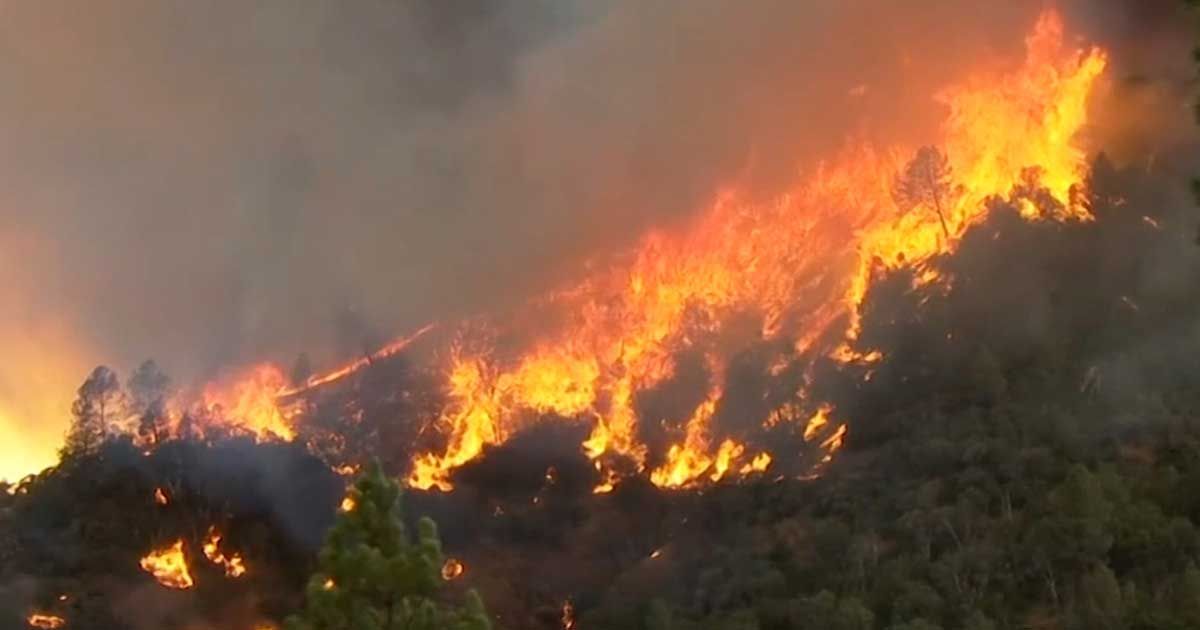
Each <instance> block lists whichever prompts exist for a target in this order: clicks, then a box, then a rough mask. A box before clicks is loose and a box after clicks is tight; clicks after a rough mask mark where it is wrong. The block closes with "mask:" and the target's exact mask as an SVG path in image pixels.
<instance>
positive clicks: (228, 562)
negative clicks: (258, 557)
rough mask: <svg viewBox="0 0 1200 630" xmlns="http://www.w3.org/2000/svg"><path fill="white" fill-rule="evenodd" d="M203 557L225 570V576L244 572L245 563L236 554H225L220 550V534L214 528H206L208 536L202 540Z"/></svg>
mask: <svg viewBox="0 0 1200 630" xmlns="http://www.w3.org/2000/svg"><path fill="white" fill-rule="evenodd" d="M204 557H205V558H208V561H209V562H212V563H213V564H215V565H217V566H220V567H221V568H223V569H224V570H225V576H226V577H231V578H236V577H241V576H243V575H245V574H246V564H245V562H243V560H242V557H241V556H240V555H238V554H236V553H235V554H233V555H232V556H226V555H225V554H224V553H222V552H221V535H220V534H218V533H217V530H216V528H213V527H210V528H208V537H207V539H206V540H205V541H204Z"/></svg>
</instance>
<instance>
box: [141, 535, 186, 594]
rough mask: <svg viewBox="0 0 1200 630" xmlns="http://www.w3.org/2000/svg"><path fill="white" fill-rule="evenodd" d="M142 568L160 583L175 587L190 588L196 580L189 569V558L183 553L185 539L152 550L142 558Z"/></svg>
mask: <svg viewBox="0 0 1200 630" xmlns="http://www.w3.org/2000/svg"><path fill="white" fill-rule="evenodd" d="M141 565H142V570H144V571H146V572H147V573H149V574H150V575H153V576H154V579H155V580H157V581H158V583H159V584H161V585H163V586H165V587H167V588H173V589H180V590H182V589H189V588H191V587H192V585H193V584H195V582H194V581H193V580H192V574H191V573H190V572H189V571H188V564H187V558H185V557H184V555H183V540H182V539H181V540H177V541H175V543H174V544H172V545H170V546H168V547H164V548H162V549H159V550H157V551H151V552H150V553H149V554H147V555H146V557H144V558H142V562H141Z"/></svg>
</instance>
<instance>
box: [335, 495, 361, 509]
mask: <svg viewBox="0 0 1200 630" xmlns="http://www.w3.org/2000/svg"><path fill="white" fill-rule="evenodd" d="M357 505H358V504H357V503H356V502H355V501H354V497H345V498H343V499H342V504H341V505H340V506H339V507H338V509H340V510H341V511H343V512H353V511H354V508H355V506H357Z"/></svg>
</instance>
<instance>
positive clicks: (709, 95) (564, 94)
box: [0, 0, 1158, 431]
mask: <svg viewBox="0 0 1200 630" xmlns="http://www.w3.org/2000/svg"><path fill="white" fill-rule="evenodd" d="M1134 4H1138V5H1140V6H1145V5H1146V4H1156V3H1130V2H1073V3H1070V4H1069V6H1068V7H1066V8H1067V10H1068V11H1069V14H1070V15H1072V16H1075V17H1078V18H1079V19H1080V24H1083V25H1084V26H1083V28H1085V29H1087V30H1089V31H1092V32H1095V33H1099V34H1100V35H1102V36H1103V37H1105V38H1108V39H1111V40H1113V41H1126V40H1128V41H1133V39H1132V36H1131V35H1130V34H1129V33H1126V32H1124V31H1122V30H1120V29H1119V28H1115V27H1113V26H1112V25H1113V24H1122V23H1124V22H1123V21H1126V22H1127V21H1129V20H1134V21H1137V20H1141V21H1144V22H1147V23H1151V22H1153V21H1154V20H1156V19H1158V18H1157V15H1158V14H1155V13H1153V12H1152V11H1147V12H1146V13H1145V14H1144V15H1143V14H1142V13H1137V14H1136V15H1135V14H1130V13H1125V12H1124V11H1126V10H1128V9H1129V7H1131V6H1133V5H1134ZM1042 6H1043V3H1042V2H1041V1H1040V0H1037V1H1035V0H1028V1H1022V2H1004V3H994V2H993V3H982V2H966V3H964V2H958V1H952V0H936V1H935V0H924V1H920V2H906V3H900V4H898V3H892V2H881V1H865V0H864V1H859V2H815V3H802V2H790V1H783V0H778V1H771V2H756V3H751V4H746V5H738V6H734V5H731V4H730V3H727V2H719V1H717V0H702V1H699V2H688V3H644V2H640V1H634V0H619V1H615V2H610V3H606V4H603V5H599V4H593V3H585V2H551V1H549V0H539V1H535V2H517V1H512V2H495V3H473V2H466V1H452V2H432V1H427V2H412V3H404V2H391V1H385V0H370V1H368V2H356V3H352V4H346V3H336V2H321V1H317V0H304V1H284V0H266V1H264V2H258V3H254V4H253V5H252V6H251V5H247V4H246V3H242V2H234V1H232V0H219V1H217V2H208V3H193V2H184V1H182V0H176V1H167V2H149V1H141V0H122V1H118V2H108V3H77V2H67V1H61V0H47V1H45V2H37V3H14V4H10V5H7V6H5V7H4V9H3V12H4V13H3V16H4V19H3V20H2V21H0V78H2V79H3V81H2V82H0V85H4V86H6V87H5V88H4V92H3V94H4V97H3V99H0V135H2V137H3V142H0V169H2V170H0V172H3V173H4V180H3V181H4V186H3V187H0V225H3V227H0V248H2V251H0V263H2V268H0V290H3V291H4V292H5V293H6V294H7V295H8V296H9V297H10V298H11V299H12V300H13V302H14V303H15V304H16V305H17V306H16V307H15V308H12V309H9V310H8V311H7V312H5V313H3V314H0V342H5V345H6V346H8V347H10V348H17V352H16V354H18V355H21V356H19V357H17V359H18V361H17V362H15V363H23V364H24V365H26V366H29V365H32V366H34V370H33V371H34V372H37V374H31V372H30V369H29V368H28V367H21V365H9V366H6V367H5V368H3V369H0V404H3V403H6V402H7V404H8V406H10V407H12V405H13V404H14V403H13V402H11V401H12V400H17V399H19V398H20V397H21V396H22V394H23V393H24V392H26V391H29V387H31V383H33V382H38V383H46V382H47V381H52V382H53V383H52V385H53V387H51V386H50V385H47V387H46V389H47V390H50V389H54V388H58V389H61V388H62V387H61V386H62V384H70V385H71V386H73V385H74V383H75V382H76V381H78V380H79V379H80V378H82V376H83V375H84V373H85V370H86V369H87V367H89V364H94V363H97V362H107V363H111V364H114V365H117V366H126V365H131V364H133V363H134V362H135V361H138V360H140V359H141V358H144V357H146V356H154V357H156V358H157V359H159V361H160V362H161V363H163V364H164V365H166V366H167V368H168V369H169V370H170V371H171V372H172V373H173V374H175V375H176V376H177V380H180V381H183V382H186V381H188V380H189V379H196V378H206V377H208V376H210V375H211V374H212V372H213V371H214V370H215V369H217V368H219V367H221V366H228V365H234V364H237V363H241V362H246V361H252V360H258V359H263V358H272V359H276V360H281V361H285V362H286V361H289V360H290V359H291V358H292V357H293V356H295V354H296V353H298V352H300V351H308V352H310V353H312V354H313V355H314V358H315V359H317V360H318V363H320V362H321V361H330V360H332V359H334V358H338V357H344V356H346V355H349V354H357V353H359V352H361V350H362V345H363V344H369V343H371V342H372V341H374V340H378V339H382V338H386V337H390V336H391V335H393V334H396V333H399V332H402V331H404V330H406V329H411V328H412V327H414V326H417V325H419V324H421V323H423V322H425V321H428V320H430V319H436V318H442V317H453V316H455V315H459V314H464V313H472V312H477V311H480V310H487V309H492V308H498V307H502V306H503V305H506V304H511V303H514V302H517V301H520V300H521V299H522V298H523V297H525V296H527V295H529V294H531V293H533V292H535V291H537V290H538V289H540V288H544V287H547V286H551V285H553V284H555V283H557V282H560V281H562V280H563V279H566V278H571V277H573V276H574V275H575V274H577V272H578V270H579V268H580V265H581V264H582V262H583V261H584V260H585V259H589V258H596V257H600V258H603V257H604V256H605V252H611V251H617V250H620V249H621V248H622V247H624V246H627V245H628V244H630V243H631V242H633V241H634V240H635V239H636V238H637V236H638V235H640V234H641V233H643V232H644V231H645V229H647V228H649V227H657V226H665V227H670V226H671V225H672V224H674V223H677V222H679V221H682V220H685V219H686V217H687V216H689V214H690V213H692V212H694V211H696V209H697V208H699V207H702V206H703V204H704V203H705V201H706V200H707V199H709V198H710V197H711V195H712V194H713V192H714V190H715V189H717V188H718V187H720V186H724V185H729V184H732V183H738V184H741V185H743V186H745V187H748V188H749V189H750V190H752V191H755V192H758V193H760V194H763V195H769V194H771V193H772V192H774V191H775V190H777V189H778V188H779V187H780V186H782V185H784V184H786V183H788V182H790V181H791V179H792V177H793V176H794V175H795V173H796V171H797V169H800V168H803V167H804V166H806V165H811V164H812V163H814V162H815V161H816V160H818V159H820V158H821V157H822V156H827V155H829V154H830V153H832V152H834V151H836V150H837V148H839V147H840V146H841V145H842V143H843V142H844V140H845V138H846V137H847V135H848V134H851V135H853V134H861V135H863V136H864V137H869V138H872V139H875V140H877V141H879V142H883V143H888V142H895V141H901V142H906V143H921V142H923V141H927V140H928V138H929V137H931V136H932V133H933V131H934V127H935V125H936V124H937V121H938V118H939V116H940V114H941V112H940V111H939V110H938V108H937V106H936V105H935V104H933V103H932V102H931V99H930V95H932V94H933V93H934V92H936V90H937V88H938V87H940V86H942V85H944V84H946V83H949V82H952V81H954V80H955V79H957V78H960V77H961V76H962V75H963V73H964V72H965V71H966V69H967V68H968V67H970V66H971V65H972V64H976V63H987V62H990V61H993V60H998V59H1005V58H1013V56H1014V55H1015V54H1016V53H1017V52H1019V50H1020V47H1021V44H1022V37H1023V34H1024V33H1025V32H1026V31H1027V29H1028V27H1029V25H1030V24H1031V23H1032V21H1033V19H1034V16H1035V15H1036V14H1037V12H1038V11H1039V10H1041V8H1042ZM1130 15H1133V16H1134V17H1132V18H1131V17H1129V16H1130ZM1146 16H1149V17H1146ZM1069 22H1070V23H1071V24H1072V25H1073V26H1074V25H1075V21H1074V19H1072V20H1069ZM1139 23H1140V22H1139ZM1122 38H1125V39H1124V40H1123V39H1122ZM1131 47H1136V46H1134V45H1133V44H1131ZM46 355H49V357H50V358H47V356H46ZM32 357H38V359H37V360H36V361H35V360H34V359H33V358H32ZM64 394H65V398H66V399H68V400H69V396H70V392H69V391H67V392H64ZM55 404H56V405H57V404H59V403H58V401H57V400H56V402H55ZM0 411H3V408H2V407H0ZM34 411H37V412H38V414H39V415H38V417H37V418H36V420H35V419H33V418H31V415H33V411H31V410H28V409H25V410H22V409H17V411H16V412H13V411H10V412H9V416H12V417H15V418H16V419H15V420H14V419H12V418H9V419H8V420H7V422H8V423H9V424H10V426H9V427H8V430H9V431H11V430H12V428H13V427H14V426H15V427H17V431H23V430H25V429H27V428H29V427H31V426H32V425H33V424H34V423H35V422H41V423H49V425H50V426H58V425H57V424H56V423H57V422H58V421H57V420H51V419H50V418H49V417H47V416H46V412H45V410H44V409H38V410H34ZM22 412H24V413H22ZM64 412H65V408H64ZM63 416H65V413H63ZM4 422H5V420H4V419H3V418H0V423H4ZM64 422H65V418H64Z"/></svg>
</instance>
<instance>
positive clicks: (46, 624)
mask: <svg viewBox="0 0 1200 630" xmlns="http://www.w3.org/2000/svg"><path fill="white" fill-rule="evenodd" d="M25 621H26V622H27V623H28V624H29V627H31V628H42V629H43V630H56V629H57V628H63V627H66V625H67V620H66V619H63V618H62V617H59V616H58V615H51V614H47V613H32V614H30V615H29V617H27V618H26V619H25Z"/></svg>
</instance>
